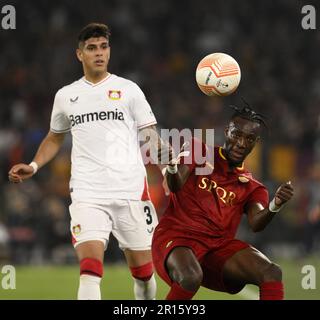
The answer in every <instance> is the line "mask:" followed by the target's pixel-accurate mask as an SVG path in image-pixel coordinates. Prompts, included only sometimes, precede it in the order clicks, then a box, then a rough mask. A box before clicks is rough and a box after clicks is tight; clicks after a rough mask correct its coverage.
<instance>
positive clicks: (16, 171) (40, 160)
mask: <svg viewBox="0 0 320 320" xmlns="http://www.w3.org/2000/svg"><path fill="white" fill-rule="evenodd" d="M64 136H65V134H64V133H54V132H52V131H49V133H48V134H47V136H46V137H45V138H44V139H43V140H42V142H41V144H40V146H39V148H38V151H37V153H36V155H35V157H34V159H33V161H32V162H31V164H30V165H28V164H25V163H19V164H16V165H14V166H13V167H12V168H11V169H10V171H9V180H10V181H11V182H14V183H19V182H22V181H23V180H26V179H29V178H31V177H32V176H33V175H34V174H35V173H36V171H37V170H38V169H40V168H41V167H43V166H44V165H45V164H46V163H48V162H49V161H50V160H51V159H53V158H54V156H55V155H56V154H57V153H58V151H59V150H60V148H61V146H62V144H63V140H64Z"/></svg>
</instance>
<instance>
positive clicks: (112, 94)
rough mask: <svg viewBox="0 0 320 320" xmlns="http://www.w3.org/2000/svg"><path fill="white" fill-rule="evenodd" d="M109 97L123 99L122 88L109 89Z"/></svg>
mask: <svg viewBox="0 0 320 320" xmlns="http://www.w3.org/2000/svg"><path fill="white" fill-rule="evenodd" d="M108 97H109V99H111V100H120V99H121V91H120V90H109V91H108Z"/></svg>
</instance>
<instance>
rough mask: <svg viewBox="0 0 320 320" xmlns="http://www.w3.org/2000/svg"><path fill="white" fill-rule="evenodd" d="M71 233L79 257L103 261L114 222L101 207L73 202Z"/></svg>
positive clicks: (70, 208)
mask: <svg viewBox="0 0 320 320" xmlns="http://www.w3.org/2000/svg"><path fill="white" fill-rule="evenodd" d="M69 211H70V216H71V221H70V231H71V233H72V240H73V245H74V247H75V249H76V253H77V255H78V257H79V258H80V259H81V258H84V257H90V258H97V259H99V260H101V257H103V253H104V250H105V248H106V246H107V242H108V240H109V236H110V232H111V229H112V221H111V220H110V218H109V217H108V215H107V214H106V212H105V211H104V209H103V207H101V206H100V205H94V204H89V203H80V202H73V203H72V204H71V205H70V207H69Z"/></svg>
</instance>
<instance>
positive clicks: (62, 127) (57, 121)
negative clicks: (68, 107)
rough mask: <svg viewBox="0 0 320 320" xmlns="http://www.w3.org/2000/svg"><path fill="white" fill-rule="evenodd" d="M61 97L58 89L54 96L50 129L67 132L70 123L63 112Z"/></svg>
mask: <svg viewBox="0 0 320 320" xmlns="http://www.w3.org/2000/svg"><path fill="white" fill-rule="evenodd" d="M63 103H64V100H63V97H62V96H61V92H60V91H58V92H57V93H56V96H55V98H54V103H53V108H52V113H51V121H50V130H51V131H52V132H55V133H63V132H68V131H70V129H71V123H70V120H69V118H68V116H67V115H66V114H65V112H63Z"/></svg>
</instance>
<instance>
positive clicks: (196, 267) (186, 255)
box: [165, 247, 202, 282]
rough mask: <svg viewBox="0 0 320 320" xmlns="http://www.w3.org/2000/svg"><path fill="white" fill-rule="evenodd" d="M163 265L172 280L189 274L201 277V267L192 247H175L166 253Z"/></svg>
mask: <svg viewBox="0 0 320 320" xmlns="http://www.w3.org/2000/svg"><path fill="white" fill-rule="evenodd" d="M165 267H166V269H167V271H168V274H169V276H170V278H171V280H173V281H177V282H180V281H179V280H180V279H181V278H184V277H189V276H190V275H198V276H201V277H202V269H201V266H200V264H199V261H198V259H197V257H196V256H195V254H194V253H193V251H192V249H190V248H188V247H175V248H174V249H172V251H171V252H170V253H169V254H168V256H167V259H166V261H165Z"/></svg>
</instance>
